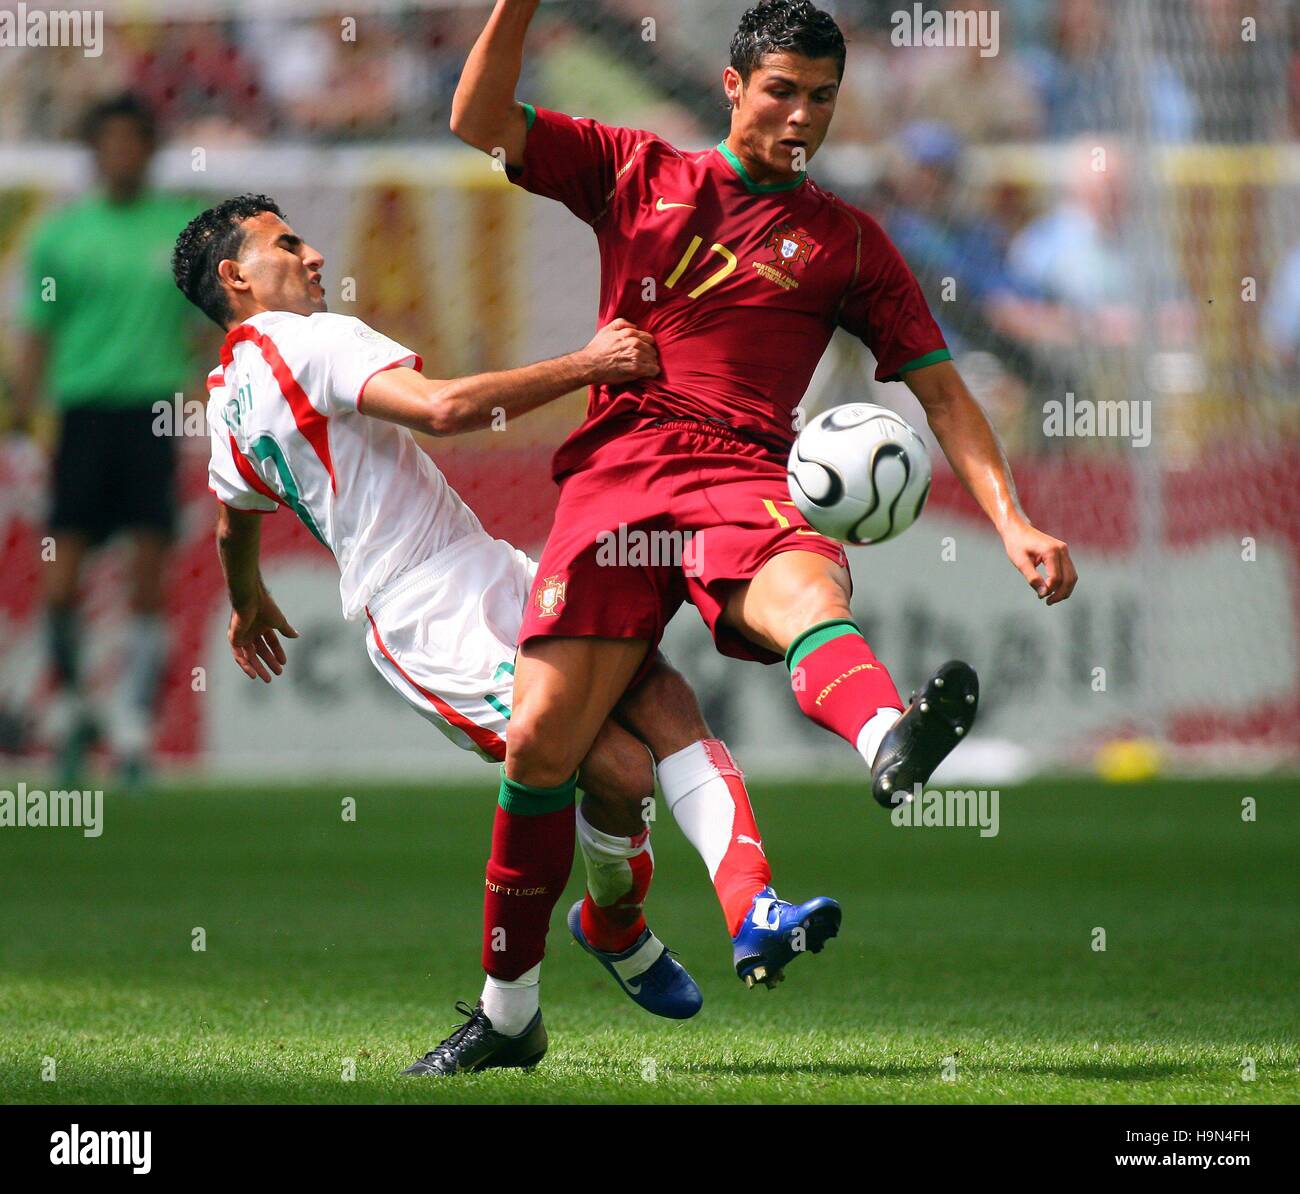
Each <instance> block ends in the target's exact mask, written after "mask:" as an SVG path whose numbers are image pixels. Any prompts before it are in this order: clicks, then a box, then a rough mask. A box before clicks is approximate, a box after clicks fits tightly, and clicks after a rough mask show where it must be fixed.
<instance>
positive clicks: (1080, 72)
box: [1026, 0, 1196, 141]
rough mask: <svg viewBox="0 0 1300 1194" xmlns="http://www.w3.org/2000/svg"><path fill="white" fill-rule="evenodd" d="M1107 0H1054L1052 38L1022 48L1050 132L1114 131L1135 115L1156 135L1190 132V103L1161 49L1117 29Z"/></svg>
mask: <svg viewBox="0 0 1300 1194" xmlns="http://www.w3.org/2000/svg"><path fill="white" fill-rule="evenodd" d="M1115 11H1116V10H1115V9H1113V8H1112V7H1111V6H1110V4H1109V2H1108V0H1056V26H1055V37H1054V39H1053V43H1052V44H1051V45H1049V46H1044V47H1040V48H1038V49H1036V50H1032V51H1029V52H1028V53H1027V54H1026V62H1027V65H1028V66H1029V69H1030V70H1031V71H1032V73H1033V75H1034V76H1035V77H1036V78H1037V82H1038V87H1039V90H1040V94H1041V96H1042V102H1043V105H1044V114H1045V130H1046V132H1047V135H1048V136H1049V137H1053V138H1058V139H1059V138H1065V137H1073V136H1077V135H1078V134H1079V133H1083V132H1092V131H1100V132H1115V131H1117V130H1119V129H1123V128H1128V127H1131V125H1132V124H1133V122H1134V120H1135V119H1142V118H1143V117H1145V120H1146V121H1147V122H1148V123H1149V126H1150V130H1151V135H1152V136H1153V137H1154V138H1155V139H1156V140H1158V141H1185V140H1187V139H1188V138H1189V137H1191V136H1192V134H1193V133H1194V132H1195V128H1196V105H1195V102H1194V101H1193V99H1192V97H1191V95H1190V94H1189V92H1188V90H1187V88H1186V86H1184V84H1183V81H1182V79H1181V78H1180V77H1179V75H1178V72H1177V71H1176V70H1175V69H1174V68H1173V66H1172V65H1171V64H1170V63H1169V61H1168V60H1167V58H1166V57H1165V55H1164V54H1163V53H1160V52H1157V51H1156V50H1154V49H1141V48H1139V47H1138V46H1136V45H1133V44H1131V42H1132V39H1131V38H1122V37H1117V35H1116V30H1115V26H1114V22H1113V21H1112V13H1113V12H1115Z"/></svg>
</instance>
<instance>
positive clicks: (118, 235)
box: [15, 95, 202, 788]
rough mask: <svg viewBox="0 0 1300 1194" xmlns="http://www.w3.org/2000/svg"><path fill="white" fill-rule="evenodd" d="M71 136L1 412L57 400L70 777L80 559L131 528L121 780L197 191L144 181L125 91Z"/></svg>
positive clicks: (82, 739) (117, 716) (79, 728)
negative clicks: (75, 157) (8, 398)
mask: <svg viewBox="0 0 1300 1194" xmlns="http://www.w3.org/2000/svg"><path fill="white" fill-rule="evenodd" d="M85 137H86V141H87V144H88V145H89V146H90V149H91V151H92V152H93V154H94V159H95V171H96V176H97V181H98V187H97V189H96V191H95V193H94V194H92V195H90V196H87V197H86V198H84V199H81V200H80V201H78V202H74V203H72V204H70V205H69V206H67V207H65V208H63V209H62V210H60V211H57V212H55V213H54V214H52V215H51V216H49V217H47V218H46V219H45V221H44V222H43V223H42V224H41V225H40V226H39V227H38V228H37V230H36V232H35V236H34V238H33V241H32V244H31V248H30V253H29V266H28V278H27V283H26V287H25V293H24V296H23V303H22V309H21V318H22V322H23V324H24V325H25V327H26V340H25V345H24V352H23V356H22V358H21V361H20V373H19V379H18V384H17V386H16V387H15V391H16V392H15V405H16V408H17V409H16V415H17V418H16V426H17V428H18V429H19V430H24V429H29V428H30V424H31V416H32V413H33V410H34V408H35V406H36V405H37V402H38V399H39V398H41V397H42V396H44V397H47V398H48V399H49V401H50V402H51V403H52V404H53V405H54V407H55V408H56V409H57V411H58V412H59V414H60V415H61V425H60V428H59V440H58V448H57V451H56V453H55V458H54V466H53V474H52V479H53V488H54V494H53V510H52V512H51V515H50V523H49V529H50V535H51V538H52V541H53V545H54V556H53V558H52V559H50V560H48V561H47V562H46V564H45V568H46V577H47V581H48V587H47V601H48V631H49V654H50V662H51V665H52V673H53V678H54V684H55V689H56V692H55V699H54V702H53V705H54V719H55V721H56V726H55V736H56V738H57V739H58V746H59V752H60V772H61V774H60V776H59V782H60V784H61V785H62V786H64V787H73V788H76V787H83V786H85V785H84V784H81V783H79V782H78V780H79V779H80V776H79V768H80V765H81V761H82V752H83V751H84V749H85V747H86V746H87V745H89V742H90V740H91V739H92V738H93V737H95V736H97V735H96V729H97V727H96V726H95V723H94V719H93V717H92V714H91V710H90V709H89V707H88V704H87V702H86V699H85V696H84V693H83V688H82V680H83V677H82V674H81V672H82V668H81V663H82V660H81V623H80V616H79V613H78V606H79V598H80V585H81V571H82V565H83V562H84V560H85V558H86V556H87V554H88V552H90V551H91V550H92V549H94V548H96V547H98V546H99V545H100V544H101V543H103V542H104V541H105V540H106V539H108V538H109V537H110V536H112V535H114V534H115V533H117V532H119V531H125V532H126V533H127V534H128V536H129V540H130V562H129V588H130V594H129V600H130V606H131V613H132V617H131V622H130V627H129V631H128V650H127V658H126V661H125V665H124V667H123V669H122V677H121V684H120V690H119V693H118V694H117V696H118V698H120V699H118V700H116V701H115V702H114V707H113V709H112V711H111V716H110V719H109V723H108V732H109V738H110V742H111V745H112V746H113V747H114V750H115V754H116V759H117V762H118V764H119V766H120V767H121V768H122V769H123V772H124V774H125V775H126V777H127V778H128V779H136V778H138V777H139V776H141V775H142V774H143V772H144V770H145V768H146V765H147V754H148V748H149V745H150V741H151V737H152V725H153V714H154V706H155V703H156V698H157V696H158V692H159V687H160V683H161V678H162V670H163V665H164V662H165V658H166V653H167V643H166V631H165V626H164V622H163V616H162V610H163V596H164V594H163V576H164V565H165V563H166V557H167V546H168V541H169V539H170V537H171V535H172V532H173V529H174V527H173V523H174V519H175V507H174V495H173V492H172V488H173V479H174V475H175V468H176V444H177V439H176V438H175V437H174V429H172V428H164V429H163V430H164V431H165V434H158V433H157V431H158V429H157V428H156V427H155V421H156V419H157V412H156V411H155V409H154V408H155V404H157V403H159V402H165V403H167V404H168V406H170V405H171V403H172V401H173V397H174V395H175V394H177V393H178V392H181V391H183V390H184V389H185V387H186V385H187V383H188V382H189V381H190V380H191V379H192V377H193V375H194V370H195V364H194V355H193V353H192V351H191V345H190V343H189V339H190V336H191V334H192V332H193V330H194V329H195V328H196V325H197V324H198V322H199V321H198V320H196V319H195V318H194V311H193V309H192V308H191V307H190V306H189V304H188V303H186V302H185V300H184V299H183V298H182V297H181V295H180V293H179V291H177V289H176V287H175V284H174V283H173V282H172V277H171V269H170V261H171V250H172V247H173V245H174V244H175V241H176V237H177V235H178V234H179V232H180V230H181V229H182V228H183V227H184V226H185V224H186V223H187V222H188V220H189V219H190V218H191V217H192V216H194V215H195V214H196V213H197V212H198V210H199V209H200V207H201V206H202V205H201V204H199V203H197V202H196V201H193V200H188V199H183V198H181V197H179V196H175V195H167V194H163V193H160V192H157V191H153V190H151V189H150V188H149V187H148V185H147V182H146V179H147V175H148V170H149V163H150V159H151V158H152V156H153V152H154V149H155V145H156V132H155V125H154V118H153V114H152V113H151V111H150V110H149V109H148V108H147V106H145V105H144V104H143V103H142V102H141V101H140V100H138V99H137V98H136V97H134V96H132V95H123V96H120V97H118V98H116V99H112V100H108V101H105V102H103V103H100V104H98V105H96V106H95V107H94V108H92V109H91V111H90V113H89V114H88V116H87V118H86V121H85Z"/></svg>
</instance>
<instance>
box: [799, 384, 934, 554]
mask: <svg viewBox="0 0 1300 1194" xmlns="http://www.w3.org/2000/svg"><path fill="white" fill-rule="evenodd" d="M787 480H788V481H789V483H790V496H791V497H792V498H794V504H795V506H796V507H797V508H798V510H799V513H801V514H802V515H803V516H804V517H805V518H806V519H807V520H808V522H809V523H810V524H811V525H812V527H813V528H814V529H815V530H818V531H820V532H821V533H822V534H823V535H828V536H830V538H832V539H838V540H840V541H841V542H842V543H856V544H864V543H883V542H884V541H885V540H886V539H892V538H893V537H894V536H895V535H898V534H901V533H902V532H903V531H905V530H907V528H908V527H910V526H911V525H912V523H914V522H915V521H916V520H917V518H918V517H919V515H920V513H921V508H922V507H923V506H924V505H925V499H926V497H927V496H929V493H930V454H929V452H927V451H926V450H925V444H924V443H922V442H921V437H920V436H918V435H917V434H916V432H915V431H913V430H912V428H911V427H909V426H908V425H907V423H905V422H904V421H903V420H902V419H901V418H899V416H898V415H896V414H894V412H893V411H892V410H887V409H886V408H885V407H883V406H873V405H872V404H871V403H870V402H854V403H850V404H849V405H847V406H835V407H832V408H831V409H830V410H828V411H823V412H822V413H821V414H820V415H818V416H817V417H816V418H815V419H813V421H812V422H811V423H809V424H808V426H807V427H805V428H804V429H803V430H802V431H801V432H800V433H799V435H798V438H797V439H796V440H795V441H794V447H793V448H791V449H790V463H789V465H788V468H787Z"/></svg>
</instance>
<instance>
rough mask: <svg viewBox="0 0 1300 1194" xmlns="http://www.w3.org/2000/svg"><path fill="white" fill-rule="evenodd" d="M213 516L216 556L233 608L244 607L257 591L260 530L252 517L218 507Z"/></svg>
mask: <svg viewBox="0 0 1300 1194" xmlns="http://www.w3.org/2000/svg"><path fill="white" fill-rule="evenodd" d="M219 511H220V512H219V514H218V515H217V555H218V556H219V557H220V558H221V571H222V573H223V574H224V575H225V578H226V589H227V591H228V592H229V594H230V604H231V607H232V608H233V609H245V608H247V607H248V606H249V605H250V604H251V603H252V602H253V601H254V600H255V599H256V597H257V595H258V594H259V593H260V592H261V589H262V571H261V561H260V556H261V547H262V529H261V524H260V523H259V522H258V516H257V515H256V514H245V513H243V512H242V511H239V510H231V509H230V508H229V507H228V506H220V507H219Z"/></svg>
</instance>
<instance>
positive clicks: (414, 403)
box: [358, 319, 659, 435]
mask: <svg viewBox="0 0 1300 1194" xmlns="http://www.w3.org/2000/svg"><path fill="white" fill-rule="evenodd" d="M658 372H659V354H658V352H657V351H656V349H655V345H654V337H653V336H651V335H650V333H649V332H643V331H640V330H639V329H638V328H637V327H636V326H635V325H633V324H631V323H629V322H628V321H627V320H626V319H616V320H614V321H613V322H612V323H608V324H606V325H605V326H604V327H603V328H601V329H600V331H599V332H597V333H596V335H595V337H594V338H593V339H592V341H591V343H589V344H588V345H587V346H586V347H585V348H583V349H580V350H579V351H577V352H573V353H569V354H568V355H567V356H562V357H556V358H555V359H554V360H550V361H539V362H538V363H537V364H535V365H525V366H524V367H523V368H522V369H508V370H504V371H502V372H498V373H477V374H474V375H473V376H471V377H461V378H456V379H455V380H452V381H435V380H433V379H430V378H427V377H424V376H423V375H421V374H420V373H417V372H416V371H415V370H414V369H388V370H385V371H384V372H382V373H378V374H376V375H375V376H374V377H372V378H371V379H370V380H369V381H368V382H367V384H366V388H365V394H364V401H363V403H362V404H361V405H360V406H359V408H358V409H360V410H361V411H362V413H363V414H366V415H370V416H372V417H374V418H377V419H385V420H387V421H388V422H390V423H400V424H401V425H402V426H403V427H409V428H410V429H411V430H412V431H422V432H424V433H425V434H426V435H457V434H459V433H461V432H464V431H474V430H476V429H477V428H480V427H487V426H489V425H490V424H491V423H492V420H493V418H494V417H495V416H497V415H498V414H501V415H504V416H506V417H507V418H508V417H510V416H512V415H521V414H524V413H525V412H527V411H530V410H534V409H535V408H537V407H539V406H543V405H545V404H546V403H547V402H551V401H553V400H554V399H556V398H562V397H563V396H564V395H565V394H569V393H572V392H573V391H574V390H576V389H580V388H581V387H582V386H588V385H601V384H603V383H611V382H620V381H635V380H636V379H637V378H639V377H653V376H654V375H655V374H656V373H658Z"/></svg>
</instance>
